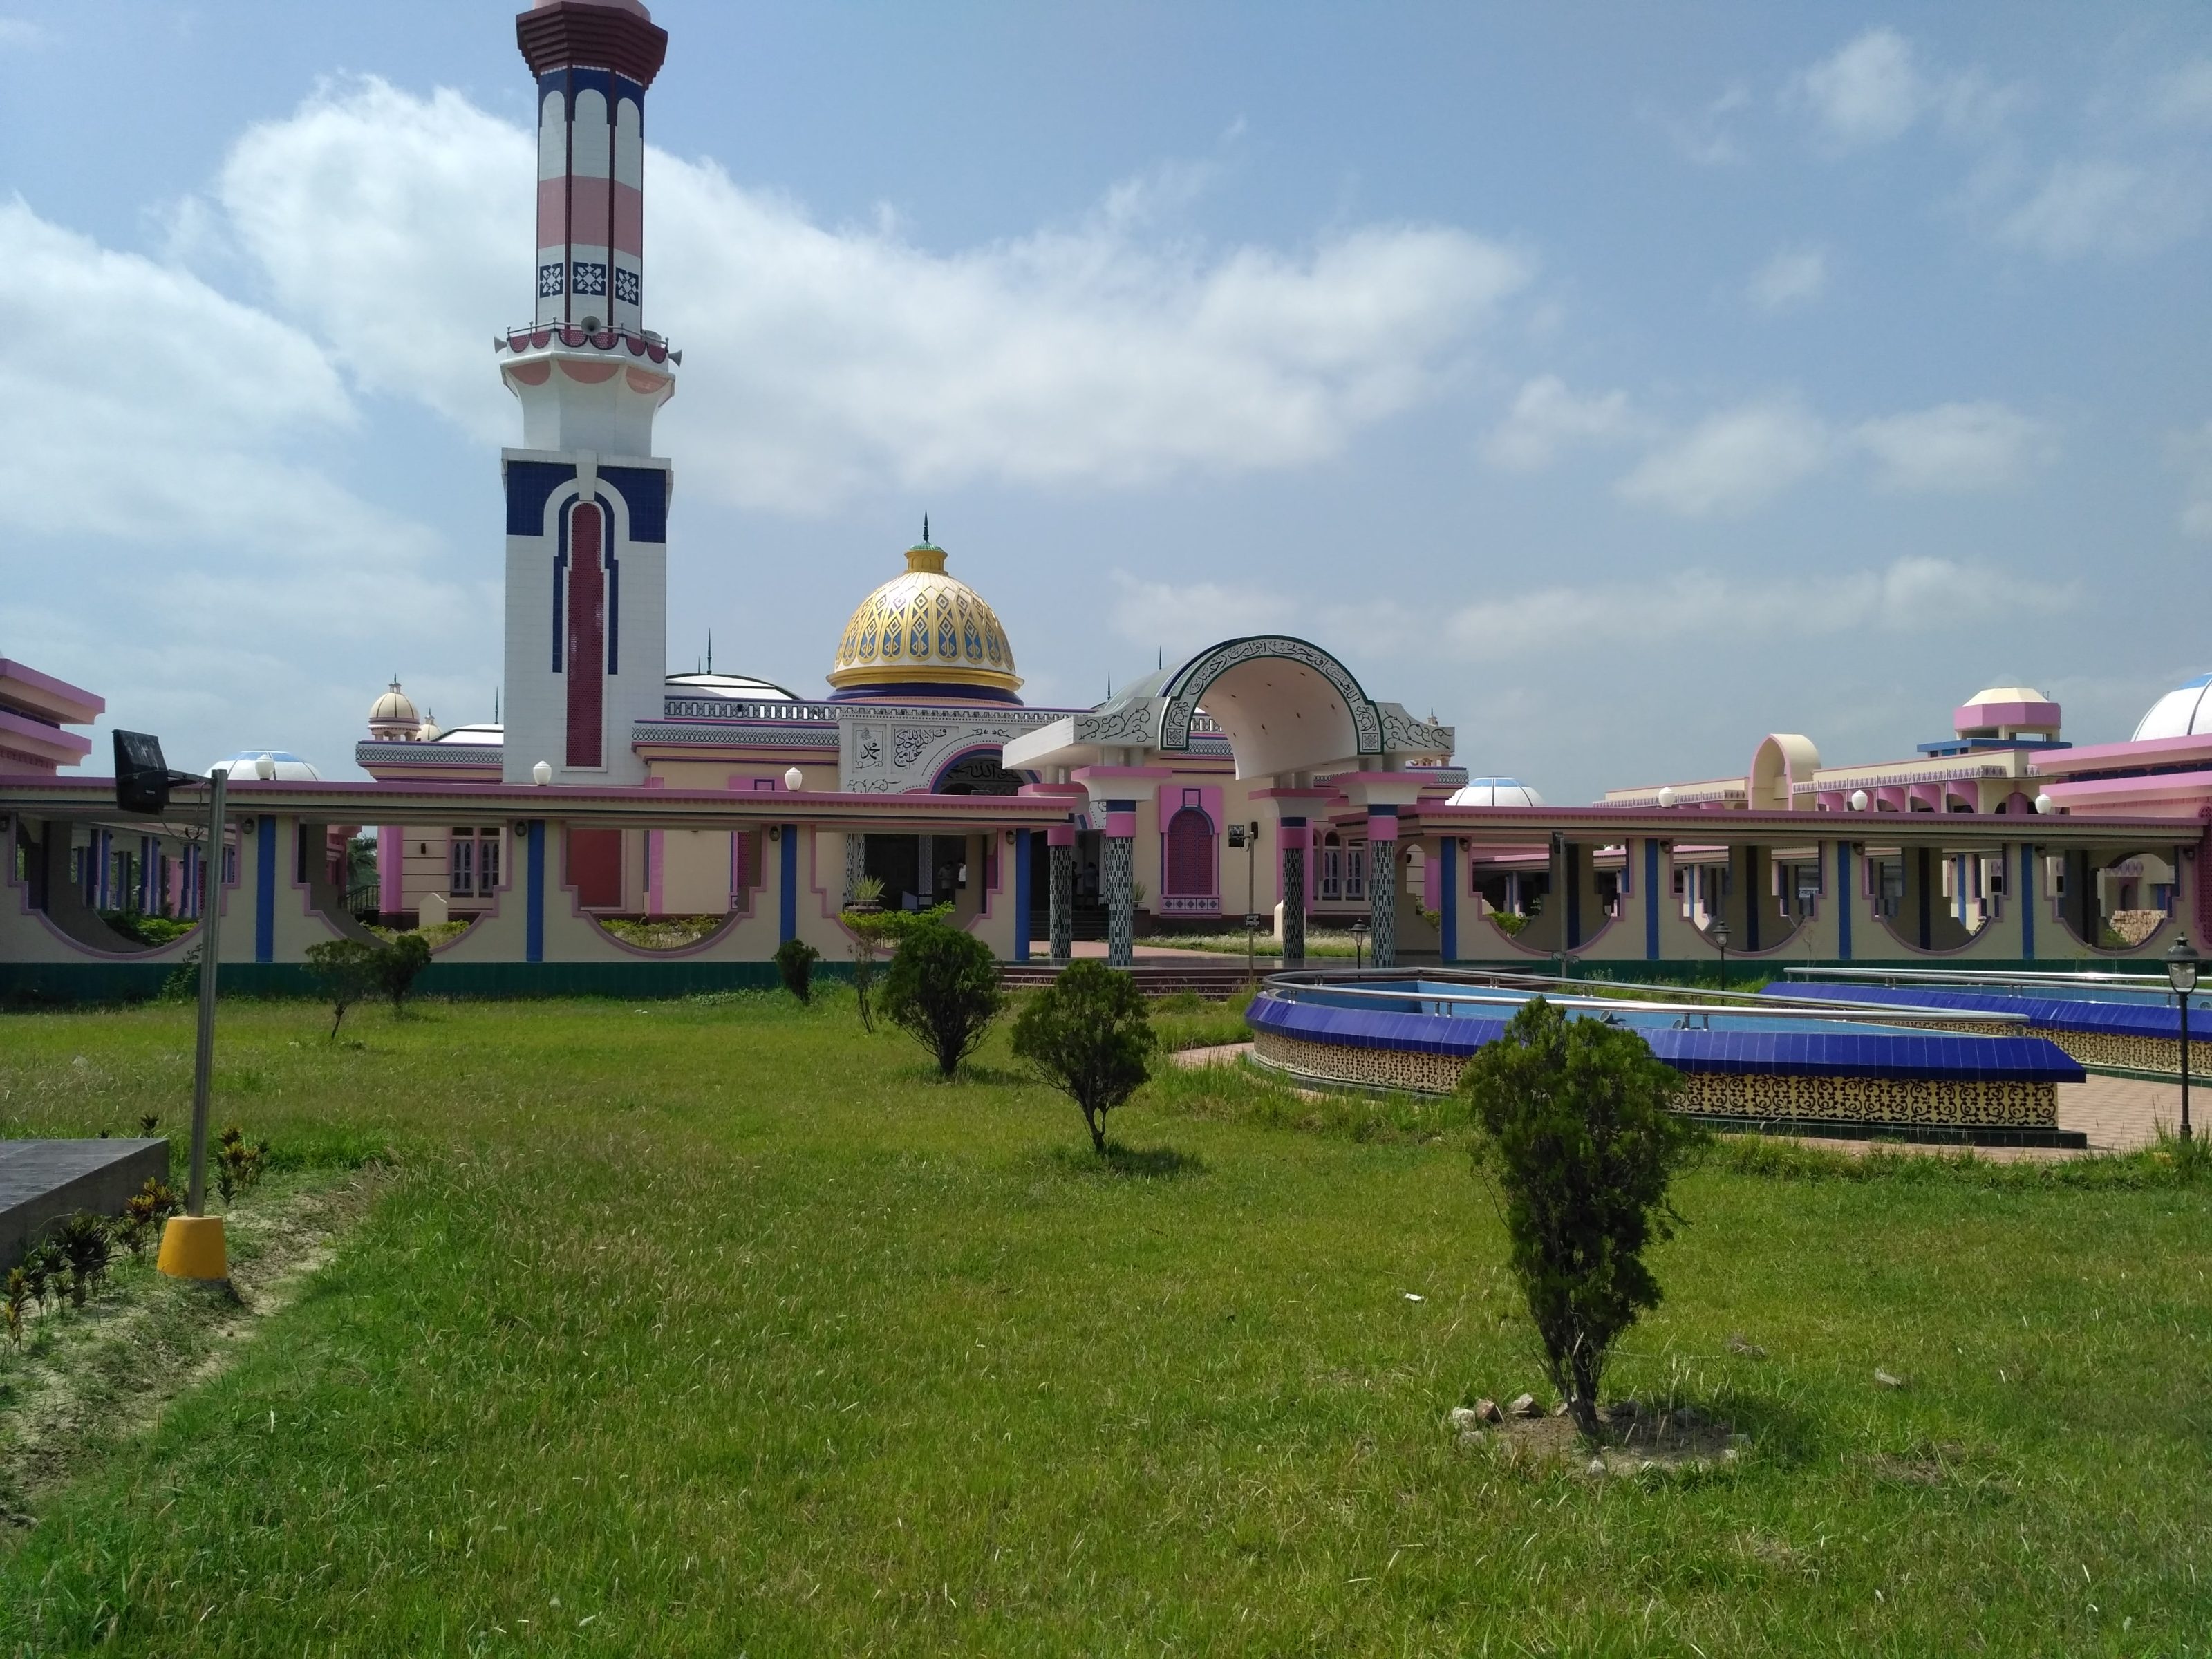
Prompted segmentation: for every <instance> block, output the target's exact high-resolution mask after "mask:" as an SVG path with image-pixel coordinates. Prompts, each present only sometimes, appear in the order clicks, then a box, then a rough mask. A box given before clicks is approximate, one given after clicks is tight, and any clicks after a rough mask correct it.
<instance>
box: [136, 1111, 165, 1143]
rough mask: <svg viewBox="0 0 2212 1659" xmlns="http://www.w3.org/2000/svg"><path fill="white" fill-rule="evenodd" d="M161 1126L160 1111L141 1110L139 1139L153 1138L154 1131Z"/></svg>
mask: <svg viewBox="0 0 2212 1659" xmlns="http://www.w3.org/2000/svg"><path fill="white" fill-rule="evenodd" d="M160 1127H161V1115H160V1114H159V1113H157V1112H141V1113H140V1114H139V1115H138V1135H139V1139H142V1140H150V1139H153V1137H154V1131H155V1130H156V1129H158V1128H160Z"/></svg>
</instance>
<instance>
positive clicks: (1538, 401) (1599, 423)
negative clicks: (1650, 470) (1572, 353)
mask: <svg viewBox="0 0 2212 1659" xmlns="http://www.w3.org/2000/svg"><path fill="white" fill-rule="evenodd" d="M1635 426H1636V417H1635V416H1634V414H1633V413H1632V410H1630V408H1629V403H1628V394H1627V393H1626V392H1595V393H1593V394H1591V395H1590V396H1589V397H1586V398H1577V396H1575V394H1574V393H1573V392H1570V391H1568V390H1567V387H1566V383H1565V381H1563V380H1560V379H1559V376H1558V375H1556V374H1546V375H1542V376H1540V377H1539V378H1538V379H1536V380H1531V381H1529V382H1528V384H1527V385H1526V386H1522V388H1521V391H1520V394H1519V395H1518V396H1517V397H1516V398H1514V399H1513V407H1512V409H1511V410H1510V412H1509V413H1508V414H1507V415H1506V416H1505V418H1504V420H1503V421H1501V422H1498V425H1497V426H1496V427H1495V428H1492V430H1491V432H1490V433H1489V434H1488V435H1486V437H1485V438H1484V439H1483V441H1482V444H1481V449H1482V455H1483V459H1485V460H1486V461H1488V462H1489V463H1490V464H1491V465H1492V466H1496V467H1502V468H1504V469H1505V470H1506V471H1511V472H1533V471H1537V470H1538V469H1539V468H1541V467H1545V466H1548V465H1551V464H1552V462H1553V459H1555V458H1556V457H1557V456H1558V454H1559V451H1560V450H1562V449H1563V448H1565V447H1567V446H1568V445H1570V444H1573V443H1580V442H1588V441H1594V440H1601V439H1606V438H1613V437H1619V436H1621V435H1624V434H1626V433H1628V432H1630V431H1632V430H1633V429H1634V428H1635Z"/></svg>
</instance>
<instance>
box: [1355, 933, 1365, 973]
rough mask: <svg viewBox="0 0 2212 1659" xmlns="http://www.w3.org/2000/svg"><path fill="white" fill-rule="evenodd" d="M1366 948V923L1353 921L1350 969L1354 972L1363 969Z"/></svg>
mask: <svg viewBox="0 0 2212 1659" xmlns="http://www.w3.org/2000/svg"><path fill="white" fill-rule="evenodd" d="M1366 948H1367V924H1366V923H1365V922H1364V921H1355V922H1353V923H1352V972H1353V973H1355V974H1356V973H1359V972H1362V971H1363V970H1364V960H1365V958H1364V951H1366Z"/></svg>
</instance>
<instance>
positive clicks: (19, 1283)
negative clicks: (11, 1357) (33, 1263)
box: [0, 1267, 31, 1348]
mask: <svg viewBox="0 0 2212 1659" xmlns="http://www.w3.org/2000/svg"><path fill="white" fill-rule="evenodd" d="M30 1311H31V1277H30V1275H29V1274H28V1273H25V1272H24V1271H23V1270H22V1269H21V1267H10V1268H9V1269H8V1292H7V1297H6V1299H5V1300H4V1301H0V1317H4V1318H5V1319H6V1320H7V1322H8V1346H9V1347H11V1348H20V1347H21V1346H23V1322H24V1320H25V1319H26V1318H27V1317H28V1316H30Z"/></svg>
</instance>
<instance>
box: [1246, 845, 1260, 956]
mask: <svg viewBox="0 0 2212 1659" xmlns="http://www.w3.org/2000/svg"><path fill="white" fill-rule="evenodd" d="M1259 897H1260V821H1259V820H1258V819H1257V818H1255V819H1253V820H1252V823H1251V827H1250V828H1249V829H1246V830H1245V832H1244V977H1245V978H1246V979H1247V980H1256V979H1257V978H1259V976H1260V964H1259V963H1258V961H1257V960H1256V957H1257V954H1258V951H1259V942H1258V941H1257V940H1256V939H1255V938H1254V937H1253V929H1252V917H1253V915H1254V914H1255V913H1254V910H1253V908H1252V907H1253V906H1254V905H1255V903H1257V902H1259Z"/></svg>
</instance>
